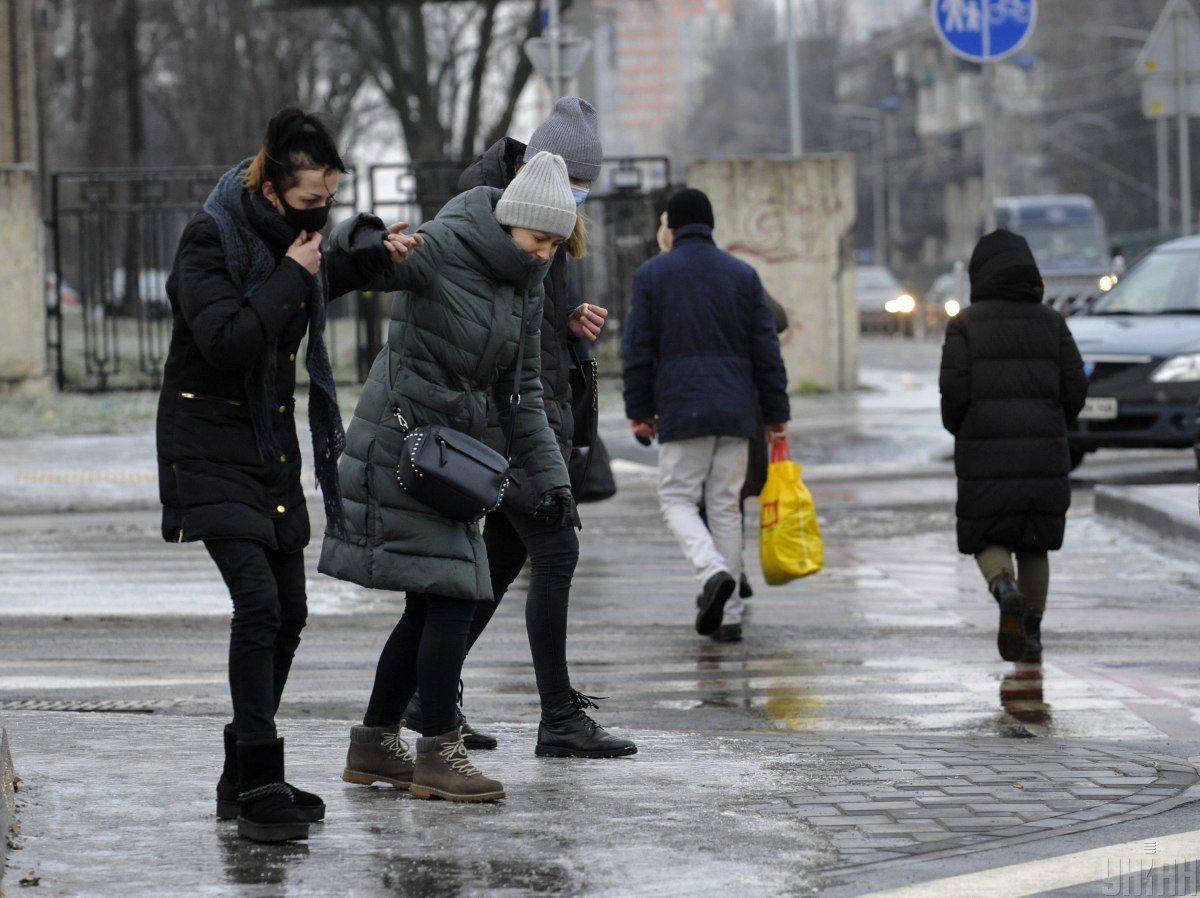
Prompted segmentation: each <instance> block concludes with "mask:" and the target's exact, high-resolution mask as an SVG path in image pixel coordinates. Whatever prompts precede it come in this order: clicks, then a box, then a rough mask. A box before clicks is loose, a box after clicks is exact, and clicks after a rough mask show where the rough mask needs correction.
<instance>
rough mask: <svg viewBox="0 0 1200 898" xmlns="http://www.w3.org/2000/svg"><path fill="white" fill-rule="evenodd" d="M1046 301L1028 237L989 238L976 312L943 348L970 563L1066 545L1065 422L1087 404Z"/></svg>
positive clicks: (962, 542) (979, 268) (979, 259)
mask: <svg viewBox="0 0 1200 898" xmlns="http://www.w3.org/2000/svg"><path fill="white" fill-rule="evenodd" d="M1017 241H1019V243H1018V242H1017ZM1041 300H1042V282H1041V276H1040V274H1038V273H1037V268H1036V266H1035V264H1034V262H1033V256H1032V254H1030V253H1029V249H1028V246H1027V245H1026V244H1025V241H1024V240H1023V239H1022V238H1020V237H1017V236H1016V235H1015V234H1010V233H1008V232H1006V231H1000V232H996V233H993V234H989V235H988V236H986V237H984V238H983V240H982V241H981V242H980V244H979V247H977V248H976V251H975V255H974V256H973V257H972V260H971V305H970V306H969V307H968V308H967V309H965V310H964V311H963V312H962V314H960V315H959V316H958V317H957V318H955V319H953V320H952V321H951V322H950V325H949V327H948V328H947V329H946V342H945V346H944V347H943V349H942V368H941V391H942V421H943V423H944V424H945V426H946V429H947V430H949V431H950V432H951V433H952V434H954V437H955V441H954V468H955V471H956V473H957V475H958V506H957V514H958V549H959V551H960V552H962V553H963V554H966V555H977V554H979V553H980V552H982V551H983V550H984V549H986V548H988V547H989V546H1001V547H1003V548H1006V549H1010V550H1012V551H1017V552H1047V551H1051V550H1054V549H1059V548H1061V547H1062V541H1063V531H1064V528H1065V525H1066V515H1067V509H1068V508H1069V507H1070V504H1071V485H1070V480H1069V477H1068V475H1069V473H1070V470H1071V462H1070V453H1069V451H1068V446H1067V437H1066V434H1067V425H1068V423H1070V422H1072V421H1074V420H1075V418H1076V417H1077V416H1078V415H1079V412H1080V410H1081V409H1082V408H1083V403H1084V399H1085V398H1086V396H1087V379H1086V377H1085V376H1084V373H1083V361H1082V359H1081V358H1080V356H1079V350H1078V349H1077V348H1076V346H1075V340H1074V339H1073V338H1072V336H1071V332H1070V330H1068V328H1067V325H1066V322H1065V321H1064V320H1063V317H1062V315H1060V314H1059V313H1058V312H1056V311H1055V310H1054V309H1052V308H1050V307H1049V306H1045V305H1043V304H1042V302H1041Z"/></svg>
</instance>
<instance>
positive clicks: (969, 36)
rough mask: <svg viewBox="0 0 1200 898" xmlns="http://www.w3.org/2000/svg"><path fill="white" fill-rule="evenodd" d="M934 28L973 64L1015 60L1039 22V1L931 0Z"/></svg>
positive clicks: (949, 44)
mask: <svg viewBox="0 0 1200 898" xmlns="http://www.w3.org/2000/svg"><path fill="white" fill-rule="evenodd" d="M931 12H932V13H933V26H934V28H935V29H936V30H937V33H938V34H939V35H940V36H941V38H942V40H943V41H944V42H945V44H946V46H947V47H949V48H950V50H951V51H952V52H954V53H955V54H957V55H958V56H961V57H962V58H963V59H968V60H970V61H972V62H990V61H992V60H996V59H1003V58H1004V57H1006V56H1011V55H1012V54H1013V53H1016V52H1017V51H1018V50H1020V49H1021V47H1023V46H1024V45H1025V42H1026V41H1027V40H1029V37H1030V35H1031V34H1033V28H1034V25H1035V24H1036V22H1037V0H931Z"/></svg>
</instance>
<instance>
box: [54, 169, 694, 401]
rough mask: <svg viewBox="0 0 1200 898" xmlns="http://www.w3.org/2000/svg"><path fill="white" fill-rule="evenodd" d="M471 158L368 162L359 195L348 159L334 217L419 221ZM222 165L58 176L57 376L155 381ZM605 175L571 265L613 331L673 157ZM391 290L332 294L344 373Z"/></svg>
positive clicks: (366, 364)
mask: <svg viewBox="0 0 1200 898" xmlns="http://www.w3.org/2000/svg"><path fill="white" fill-rule="evenodd" d="M467 164H468V163H467V162H463V161H453V160H452V161H446V162H438V163H420V164H387V165H373V166H371V167H370V168H369V169H368V170H367V176H366V179H365V187H366V196H365V197H363V198H362V199H365V202H363V203H360V202H359V200H360V196H359V184H358V180H357V179H356V178H355V176H354V173H353V172H352V173H350V174H349V175H347V176H346V178H345V179H344V182H343V183H344V184H345V185H346V188H348V189H344V190H343V191H341V194H342V196H343V197H345V198H344V199H342V200H340V201H339V204H338V206H337V208H336V209H335V212H334V217H335V220H336V219H337V218H338V217H340V216H343V215H346V214H350V213H352V212H353V211H354V210H356V209H359V208H366V209H371V210H373V211H374V212H375V214H377V215H379V216H380V217H381V218H383V219H384V221H386V222H389V223H390V222H392V221H399V220H404V221H408V222H410V223H411V224H412V225H413V226H414V227H416V226H418V225H419V224H420V223H421V222H423V221H426V220H428V219H430V218H432V217H434V216H435V215H436V214H437V211H438V210H439V209H440V208H441V207H442V205H444V204H445V202H446V201H447V200H449V199H450V198H452V197H453V196H454V195H455V194H456V193H457V182H458V176H459V173H460V172H461V171H462V170H463V168H464V167H465V166H466V165H467ZM223 172H224V169H223V168H213V167H204V168H153V169H152V168H139V169H103V170H80V171H61V172H56V173H55V174H53V175H52V176H51V183H50V210H49V212H50V216H49V222H48V223H49V225H50V234H51V240H52V255H51V265H52V271H51V272H50V274H49V275H48V277H47V291H46V302H47V311H48V316H47V335H46V345H47V350H48V353H49V356H50V361H51V365H52V366H53V368H54V371H55V373H56V377H57V381H58V385H59V388H60V389H67V390H114V389H146V388H152V387H156V386H157V385H158V384H159V383H160V382H161V379H162V367H163V362H164V360H165V359H166V354H167V350H168V348H169V343H170V337H171V307H170V301H169V299H168V297H167V292H166V283H167V278H168V276H169V275H170V271H171V266H172V264H173V261H174V257H175V251H176V248H177V245H178V242H179V237H180V234H181V233H182V231H183V228H184V226H185V225H186V224H187V222H188V220H189V219H190V218H191V217H192V216H193V215H194V214H195V213H196V211H197V210H198V209H199V208H200V205H201V204H202V203H203V201H204V199H205V197H207V196H208V194H209V192H210V191H211V189H212V186H213V184H214V183H215V182H216V180H217V178H218V177H220V175H221V174H222V173H223ZM602 177H603V180H602V182H601V183H600V184H599V185H597V186H598V189H597V190H596V191H595V193H594V195H593V198H592V199H591V200H589V202H588V204H587V206H586V207H585V214H586V215H587V216H588V226H589V249H588V256H587V258H585V259H584V260H583V262H582V264H580V265H576V266H574V268H573V274H574V278H575V284H576V287H577V289H578V292H579V295H580V298H581V299H583V300H586V301H589V302H595V303H598V304H600V305H604V306H606V307H608V308H609V309H611V310H612V312H613V327H612V328H611V329H610V334H612V335H614V336H615V335H616V334H617V333H619V326H620V322H621V321H622V320H623V319H624V317H625V313H626V308H627V303H628V297H629V293H630V287H631V285H632V278H633V272H634V270H635V269H636V268H637V266H638V265H640V264H641V263H642V262H643V261H645V260H646V259H647V258H649V257H650V256H651V255H653V254H654V252H656V247H655V232H656V230H657V227H658V212H659V210H661V208H662V207H663V206H664V205H665V200H664V198H663V194H664V193H665V191H666V190H667V189H668V187H669V184H670V180H671V179H670V167H669V164H668V162H667V160H666V159H662V158H652V159H650V158H636V159H614V160H607V161H606V164H605V172H604V175H603V176H602ZM385 303H386V298H385V297H382V296H372V295H370V294H366V295H356V296H353V297H346V298H344V299H342V300H340V301H339V302H336V303H334V304H333V305H332V306H331V307H330V316H329V326H328V331H327V341H328V343H329V350H330V355H331V357H332V359H333V363H334V373H335V376H336V377H337V378H338V379H339V380H340V381H342V382H352V381H361V380H363V379H364V378H365V377H366V373H367V371H368V370H369V368H370V364H371V362H372V360H373V359H374V358H375V356H376V355H377V353H378V351H379V348H380V345H381V342H382V337H383V329H384V323H385V321H386V305H385ZM301 377H302V378H303V372H301Z"/></svg>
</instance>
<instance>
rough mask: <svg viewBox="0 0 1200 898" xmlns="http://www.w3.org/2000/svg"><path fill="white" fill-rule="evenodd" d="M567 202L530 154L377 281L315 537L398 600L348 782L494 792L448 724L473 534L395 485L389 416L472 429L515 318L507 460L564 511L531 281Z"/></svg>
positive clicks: (566, 497) (555, 165)
mask: <svg viewBox="0 0 1200 898" xmlns="http://www.w3.org/2000/svg"><path fill="white" fill-rule="evenodd" d="M575 208H576V207H575V201H574V198H573V197H572V195H571V186H570V181H569V179H568V177H567V168H566V165H565V163H564V162H563V160H562V158H561V157H559V156H554V155H551V154H549V153H539V154H538V155H537V156H535V157H534V158H533V159H532V160H530V162H529V163H528V164H526V166H525V168H524V169H522V171H521V173H520V174H519V175H518V176H517V178H516V179H514V180H513V182H512V183H511V184H510V185H509V186H508V188H507V189H506V190H504V191H500V190H498V189H495V188H491V187H477V188H475V189H474V190H469V191H467V192H466V193H463V194H461V195H460V196H458V197H456V198H455V199H453V200H451V201H450V202H449V203H448V204H447V205H446V206H445V208H443V209H442V211H441V212H440V213H439V214H438V216H437V218H436V219H434V221H432V222H429V223H427V224H425V225H424V226H422V227H421V229H420V231H419V233H420V235H421V237H422V238H423V241H424V242H423V245H422V246H421V247H420V249H418V250H417V251H416V252H414V253H413V255H412V256H411V257H410V258H409V259H408V260H407V261H405V262H404V263H402V264H398V265H396V266H395V268H394V270H393V271H392V272H390V274H389V276H388V279H387V283H386V284H383V285H382V287H383V289H386V290H402V291H406V292H404V293H402V294H401V295H400V296H398V297H397V298H396V300H395V302H394V304H393V307H392V323H391V327H390V329H389V331H388V345H387V347H386V348H385V349H384V350H383V352H381V353H380V355H379V358H377V359H376V360H375V364H374V366H373V368H372V370H371V374H370V376H369V377H368V379H367V383H366V384H365V385H364V387H363V392H362V396H361V398H360V399H359V402H358V407H357V408H356V409H355V412H354V419H353V420H352V421H351V423H350V427H349V428H348V429H347V432H346V453H345V455H344V456H343V458H342V461H341V465H340V467H339V474H340V478H341V485H342V496H343V498H342V503H343V507H344V510H345V530H344V532H338V531H337V529H336V528H334V527H330V528H329V529H328V530H327V532H326V535H325V543H324V547H323V550H322V552H321V564H320V570H321V571H322V572H323V573H325V574H329V575H330V576H333V577H337V578H338V579H341V580H349V581H351V582H353V583H358V584H361V585H363V586H370V587H374V588H377V589H387V590H400V591H404V592H405V593H407V595H406V597H405V601H406V605H405V611H404V616H403V617H401V618H400V622H399V623H398V624H397V625H396V628H395V630H393V632H392V635H391V637H390V638H389V639H388V641H387V644H386V645H385V646H384V649H383V653H382V655H381V656H380V659H379V666H378V668H377V670H376V675H375V687H374V689H373V691H372V694H371V700H370V703H369V705H368V707H367V713H366V716H365V718H364V720H363V725H362V726H356V727H354V728H353V730H352V731H351V744H350V751H349V755H348V759H347V764H346V770H345V773H344V774H343V779H345V780H347V781H348V782H355V783H373V782H386V783H390V784H392V785H395V786H398V787H401V788H410V787H411V792H412V793H413V795H415V796H417V797H419V798H428V797H438V798H445V799H449V800H451V801H470V802H478V801H492V800H495V799H497V798H502V797H504V790H503V786H502V785H501V784H500V783H499V782H497V781H495V780H492V779H489V778H487V777H485V776H483V775H482V774H481V773H480V772H479V771H478V770H477V769H476V768H475V767H474V766H473V765H472V764H471V763H470V761H469V760H468V759H467V753H466V749H465V747H464V746H463V743H462V735H461V732H460V731H459V730H458V729H457V728H456V722H457V717H458V708H457V705H456V703H455V697H456V694H457V688H458V680H459V674H460V673H461V670H462V662H463V658H464V657H465V655H466V648H467V636H468V632H469V628H470V623H471V620H472V618H473V616H474V606H475V603H476V602H488V601H492V600H493V596H492V588H491V580H490V577H489V573H488V565H487V553H486V551H485V550H484V546H483V538H482V535H481V533H480V527H479V525H478V524H463V523H459V522H457V521H453V520H451V519H449V518H446V517H443V516H441V515H439V514H438V513H437V512H435V511H434V510H433V509H431V508H429V507H427V506H425V505H422V504H421V503H419V502H417V501H416V500H415V499H413V498H411V497H410V496H408V494H407V493H405V492H404V490H402V489H401V487H400V485H399V484H398V483H397V481H396V467H397V463H398V462H399V460H400V450H401V446H402V443H403V440H404V435H405V433H406V428H405V427H404V425H402V424H401V423H400V417H401V416H403V419H404V421H405V422H407V424H408V426H409V427H413V428H416V427H421V426H423V425H427V424H441V425H445V426H448V427H452V428H454V429H455V430H458V431H461V432H462V433H465V434H468V435H470V436H472V437H475V438H476V439H482V438H484V436H485V431H486V429H487V425H488V420H489V417H493V418H494V416H495V414H496V411H497V410H505V411H506V410H507V407H508V393H509V391H510V390H511V388H512V383H513V379H514V376H515V375H516V371H515V370H514V368H515V365H516V363H517V342H518V335H519V331H520V326H521V321H522V319H524V320H525V322H526V332H525V333H526V337H525V339H526V351H525V353H524V364H523V366H522V371H521V384H522V387H521V402H520V405H519V407H518V410H517V412H516V416H517V417H516V422H515V438H514V444H513V446H514V448H513V466H514V468H519V469H521V470H522V472H523V476H524V477H525V478H527V479H528V480H529V481H530V483H531V484H532V487H533V490H534V492H535V495H540V496H541V497H542V502H541V506H540V507H539V514H540V515H541V516H542V517H544V518H545V519H546V520H557V521H566V520H573V519H574V507H573V500H572V498H571V489H570V479H569V477H568V475H567V469H566V465H565V464H564V462H563V457H562V453H561V452H560V451H559V449H558V443H557V442H556V440H555V437H554V433H553V432H552V431H551V429H550V426H549V424H548V423H547V420H546V413H545V410H544V408H543V405H542V388H541V362H540V357H541V353H540V352H539V350H538V347H539V345H540V333H539V329H540V322H541V320H542V309H541V306H542V301H543V294H542V280H543V278H544V277H545V275H546V271H547V270H548V268H549V263H550V260H551V259H552V258H553V257H554V253H555V251H556V250H557V249H558V247H559V245H560V244H561V243H562V242H563V241H564V240H566V238H567V237H568V236H569V235H570V234H571V232H572V230H573V229H574V227H575V215H576V212H575ZM372 227H373V226H367V227H365V228H364V227H363V226H362V225H361V223H360V225H359V226H358V228H357V229H354V230H352V231H351V232H350V233H349V234H347V233H341V234H337V235H335V236H334V238H333V240H332V243H333V244H334V248H335V251H338V248H339V247H340V248H341V250H342V251H348V250H350V249H352V247H353V245H354V244H355V243H357V242H358V241H359V240H363V239H367V240H375V239H378V234H377V233H372ZM364 231H365V233H360V232H364ZM397 413H399V414H397ZM418 685H419V686H420V691H421V701H422V710H423V712H424V713H423V715H422V717H423V720H422V734H423V738H421V739H419V740H418V741H417V753H416V757H415V758H414V757H413V755H412V754H411V753H410V752H409V751H408V748H407V746H405V744H404V743H403V742H402V741H401V740H400V738H399V732H398V730H399V727H398V726H397V725H396V724H395V721H397V720H399V719H400V717H401V715H402V713H403V710H404V708H405V706H407V704H408V701H409V699H410V698H411V697H412V695H413V692H414V691H415V690H416V689H417V687H418Z"/></svg>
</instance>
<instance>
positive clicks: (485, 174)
mask: <svg viewBox="0 0 1200 898" xmlns="http://www.w3.org/2000/svg"><path fill="white" fill-rule="evenodd" d="M524 155H525V144H523V143H521V142H520V141H518V140H513V139H512V138H511V137H503V138H501V139H500V140H498V141H497V142H496V143H494V144H492V146H491V147H489V148H488V149H487V151H486V152H485V153H484V154H483V155H482V156H481V157H480V158H479V159H477V160H475V162H474V163H472V164H471V166H470V167H469V168H467V170H466V171H464V172H463V173H462V176H461V177H460V178H459V179H458V189H459V190H470V189H471V188H473V187H498V188H500V189H501V190H503V189H504V188H505V187H507V186H508V185H509V183H510V182H511V181H512V179H513V178H514V177H516V174H517V169H518V168H520V166H521V159H522V158H523V157H524ZM567 264H568V263H567V250H566V247H560V248H559V250H558V252H557V253H556V254H555V256H554V259H553V260H552V261H551V263H550V270H549V272H547V274H546V280H545V282H544V284H543V286H544V288H545V291H546V301H545V304H544V305H543V307H542V345H541V351H542V402H543V403H545V406H546V420H547V421H549V422H550V429H551V430H553V431H554V436H555V438H556V439H557V440H558V447H559V449H560V450H562V454H563V460H564V461H569V460H570V458H571V453H572V451H573V449H574V447H575V435H576V434H577V433H581V432H582V433H586V434H588V435H589V437H590V435H591V434H594V433H595V420H594V417H595V415H596V414H598V410H595V409H593V408H592V404H591V401H590V398H591V384H590V383H586V382H585V380H584V378H585V376H593V374H592V372H593V370H594V369H593V368H592V367H591V366H590V362H589V355H588V351H587V349H586V348H585V347H584V346H583V345H582V343H581V342H580V340H579V339H578V338H577V337H576V336H575V335H574V334H572V333H571V331H570V329H569V327H568V317H569V315H570V314H571V311H572V310H573V309H574V308H575V307H576V306H577V305H579V303H578V302H577V301H576V298H575V297H574V296H573V295H572V291H571V286H570V283H569V281H568V278H567ZM577 403H578V407H577ZM577 415H578V416H579V418H580V422H579V424H580V426H578V427H577V426H576V416H577ZM585 416H586V417H587V420H584V418H585ZM492 425H493V426H492V428H491V439H490V442H492V443H494V444H501V443H502V440H501V437H500V421H499V419H498V418H497V419H496V420H494V421H493V422H492ZM516 474H517V478H516V484H515V486H514V487H511V488H510V489H509V490H508V492H507V493H506V494H505V502H506V503H507V504H508V505H509V506H510V507H515V508H516V509H517V510H519V511H523V512H525V513H527V514H528V513H531V512H533V511H534V510H535V509H536V508H537V505H538V502H539V501H540V500H541V496H538V495H534V494H533V492H532V491H531V490H530V489H528V486H527V485H528V483H529V478H527V477H523V476H521V472H520V471H519V470H518V471H516ZM575 486H576V488H578V487H579V486H580V484H575Z"/></svg>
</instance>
